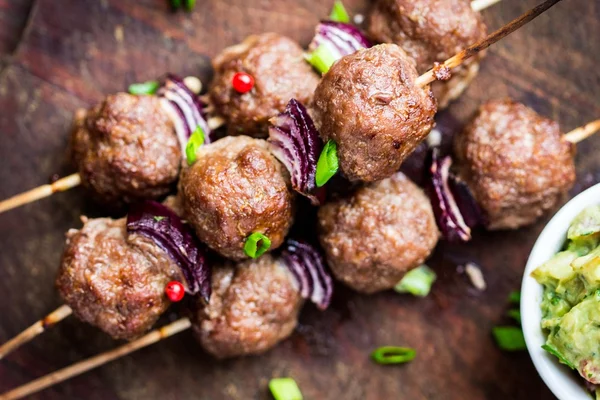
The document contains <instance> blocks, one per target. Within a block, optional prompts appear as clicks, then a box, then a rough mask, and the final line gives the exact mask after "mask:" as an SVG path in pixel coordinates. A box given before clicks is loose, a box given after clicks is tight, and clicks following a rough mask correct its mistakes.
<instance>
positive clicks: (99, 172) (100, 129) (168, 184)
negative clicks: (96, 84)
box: [71, 93, 182, 205]
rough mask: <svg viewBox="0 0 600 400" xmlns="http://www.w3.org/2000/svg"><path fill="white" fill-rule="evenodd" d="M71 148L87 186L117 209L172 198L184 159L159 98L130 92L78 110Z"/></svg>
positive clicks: (109, 97)
mask: <svg viewBox="0 0 600 400" xmlns="http://www.w3.org/2000/svg"><path fill="white" fill-rule="evenodd" d="M71 147H72V151H73V160H74V162H75V164H76V166H77V169H78V170H79V174H80V175H81V178H82V183H83V185H84V186H86V187H87V188H89V189H91V190H92V191H93V192H94V193H95V194H96V196H97V197H98V199H99V200H100V201H102V202H105V203H112V204H116V205H118V204H120V203H121V202H126V203H128V202H134V201H138V200H141V199H153V198H158V197H161V196H163V195H165V194H167V193H168V192H169V191H170V190H171V189H172V188H173V186H174V184H175V182H176V180H177V176H178V174H179V167H180V163H181V157H182V156H181V150H180V146H179V142H178V140H177V135H176V133H175V130H174V127H173V124H172V122H171V121H170V120H169V118H168V117H167V115H166V114H165V113H164V112H163V110H162V108H161V105H160V99H159V98H158V97H155V96H134V95H130V94H127V93H118V94H116V95H111V96H108V97H107V98H106V99H105V100H104V101H103V102H102V103H100V104H98V105H96V106H95V107H94V108H92V109H91V110H89V111H87V113H83V112H78V113H77V115H76V117H75V128H74V131H73V135H72V137H71Z"/></svg>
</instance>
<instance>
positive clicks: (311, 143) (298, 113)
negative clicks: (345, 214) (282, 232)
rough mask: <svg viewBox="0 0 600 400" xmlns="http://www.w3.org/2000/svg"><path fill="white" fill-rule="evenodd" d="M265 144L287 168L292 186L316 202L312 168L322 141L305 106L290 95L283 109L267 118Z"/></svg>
mask: <svg viewBox="0 0 600 400" xmlns="http://www.w3.org/2000/svg"><path fill="white" fill-rule="evenodd" d="M270 122H271V126H270V127H269V139H268V142H269V148H270V150H271V153H273V155H274V156H275V157H276V158H277V159H278V160H279V161H281V163H282V164H283V165H285V167H286V168H287V170H288V171H289V172H290V176H291V180H292V187H293V188H294V190H296V191H297V192H298V193H300V194H302V195H304V196H306V197H308V198H309V199H311V201H312V203H313V204H315V205H318V204H319V200H318V198H317V197H318V195H317V193H316V192H317V186H316V182H315V172H316V170H317V161H318V160H319V155H320V154H321V150H322V149H323V142H322V141H321V137H320V136H319V132H318V131H317V128H315V125H314V123H313V120H312V118H311V117H310V115H309V114H308V111H306V108H305V107H304V106H303V105H302V104H301V103H300V102H299V101H298V100H296V99H291V100H290V101H289V103H288V105H287V106H286V108H285V111H284V112H283V113H281V114H279V115H278V116H276V117H273V118H271V120H270Z"/></svg>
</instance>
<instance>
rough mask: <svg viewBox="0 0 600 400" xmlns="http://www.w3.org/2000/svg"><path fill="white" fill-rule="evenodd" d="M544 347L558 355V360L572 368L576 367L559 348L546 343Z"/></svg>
mask: <svg viewBox="0 0 600 400" xmlns="http://www.w3.org/2000/svg"><path fill="white" fill-rule="evenodd" d="M542 349H544V350H546V351H547V352H548V353H550V354H552V355H553V356H556V358H558V361H560V362H561V363H562V364H565V365H566V366H567V367H569V368H571V369H575V366H574V365H573V363H572V362H570V361H569V360H567V359H566V358H565V356H563V355H562V354H561V353H560V352H559V351H558V350H556V349H555V348H554V347H552V346H550V345H549V344H547V343H546V344H545V345H543V346H542Z"/></svg>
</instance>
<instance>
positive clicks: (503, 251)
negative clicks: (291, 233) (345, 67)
mask: <svg viewBox="0 0 600 400" xmlns="http://www.w3.org/2000/svg"><path fill="white" fill-rule="evenodd" d="M536 2H537V0H518V1H517V0H504V1H503V2H502V3H501V4H500V5H497V6H495V7H493V8H492V9H489V10H486V11H485V12H484V14H485V19H486V21H487V22H488V24H489V26H490V28H497V27H499V26H500V25H501V24H502V23H503V22H505V21H509V20H510V19H512V18H514V17H516V16H517V15H519V14H521V13H522V12H523V11H525V10H526V9H528V8H530V7H531V6H533V5H534V4H535V3H536ZM346 3H347V6H348V8H349V9H350V10H351V11H352V12H355V13H356V12H365V11H366V8H367V6H368V1H365V0H347V1H346ZM29 5H30V4H29V2H28V1H25V0H23V1H19V0H0V52H1V53H2V55H3V56H2V61H3V63H2V66H1V67H0V68H2V70H1V72H0V132H1V135H2V136H1V142H0V182H1V184H0V198H6V197H8V196H10V195H12V194H15V193H18V192H21V191H24V190H26V189H29V188H31V187H34V186H37V185H39V184H42V183H45V182H46V181H47V180H48V178H49V177H50V176H51V175H53V174H59V175H65V174H67V173H69V172H72V170H71V169H70V167H69V164H68V160H67V159H66V156H65V148H66V143H67V137H68V132H69V126H70V123H71V118H72V114H73V111H74V110H75V109H76V108H77V107H81V106H88V105H91V104H93V103H95V102H97V101H99V100H100V99H102V97H103V96H104V95H106V94H108V93H112V92H116V91H120V90H123V89H124V88H125V87H126V86H127V85H128V84H129V83H132V82H136V81H143V80H147V79H152V78H154V77H156V76H158V75H161V74H162V73H164V72H165V71H173V72H175V73H179V74H199V75H200V77H201V78H202V79H203V80H204V81H208V80H209V78H210V74H211V73H210V67H209V62H210V57H212V56H214V55H215V54H217V53H218V52H219V51H220V50H221V49H222V48H223V47H225V46H227V45H230V44H233V43H236V42H238V41H240V40H242V39H243V38H244V37H245V36H246V35H248V34H250V33H259V32H262V31H277V32H280V33H283V34H286V35H289V36H291V37H293V38H295V39H297V40H299V41H300V42H301V43H302V44H306V43H308V41H309V40H310V38H311V36H312V33H313V29H314V26H315V24H316V23H317V21H318V20H319V18H321V17H323V16H325V15H327V13H328V12H329V8H330V5H331V4H330V2H329V1H314V0H295V1H292V0H228V1H222V0H199V1H198V4H197V5H196V8H195V10H194V12H193V13H192V14H191V15H189V14H185V13H177V14H173V13H171V12H169V10H168V7H167V4H166V1H163V0H138V1H133V0H129V1H124V0H85V1H84V0H38V1H35V2H34V3H33V7H32V8H31V11H30V7H29ZM26 20H27V22H26V24H25V21H26ZM24 26H26V28H25V29H24V30H23V27H24ZM599 37H600V3H598V2H597V1H590V0H567V1H563V2H562V3H560V4H559V5H557V6H556V7H555V8H554V9H552V10H550V12H549V13H547V15H544V16H542V17H540V18H539V19H538V20H536V21H534V22H533V23H532V24H530V25H528V26H526V27H525V28H523V29H522V30H520V31H518V32H516V33H515V34H513V35H512V36H510V37H508V38H507V39H506V40H504V41H503V42H501V43H499V44H498V45H496V46H494V47H493V48H492V49H491V51H490V52H489V55H488V57H487V59H486V60H485V62H484V63H483V64H482V69H481V72H480V75H479V77H478V79H477V80H476V81H475V83H474V84H473V85H472V86H471V87H470V89H469V90H468V92H467V93H466V94H465V95H464V96H463V97H462V99H461V100H460V101H459V102H457V103H455V104H453V106H452V107H451V108H450V110H448V112H445V113H443V114H442V115H440V117H439V118H440V121H441V125H443V126H448V127H451V128H452V129H457V127H459V126H460V125H461V124H463V123H464V122H465V121H466V120H467V118H468V117H469V116H470V115H472V113H473V112H474V110H475V109H476V107H477V106H478V104H480V103H481V102H483V101H485V100H488V99H493V98H502V97H505V96H510V97H513V98H515V99H516V100H519V101H522V102H524V103H526V104H528V105H530V106H532V107H533V108H535V109H536V110H537V111H539V112H540V113H542V114H544V115H547V116H549V117H552V118H554V119H556V120H558V121H560V122H561V124H562V126H563V128H564V130H565V131H566V130H570V129H572V128H575V127H577V126H579V125H581V124H583V123H584V122H586V121H589V120H592V119H595V118H599V117H600V69H599V68H598V65H600V48H599V44H598V38H599ZM598 154H600V138H599V137H596V138H592V139H590V140H588V141H586V142H585V144H582V145H581V146H579V152H578V155H577V172H578V181H577V184H576V185H575V187H574V188H573V190H572V191H571V193H570V194H571V195H575V194H577V193H579V192H581V191H582V190H584V189H585V188H587V187H589V186H591V185H592V184H594V183H597V182H598V181H599V180H600V159H599V158H598ZM82 213H83V214H87V215H92V216H98V215H101V214H102V210H101V209H99V208H98V207H97V206H94V205H93V203H92V202H91V200H90V199H88V198H86V197H85V194H84V192H83V191H82V190H72V191H70V192H68V193H63V194H59V195H55V196H53V197H52V198H50V199H46V200H43V201H40V202H38V203H35V204H31V205H28V206H26V207H23V208H21V209H18V210H14V211H12V212H10V213H7V214H4V215H0V293H1V294H2V296H3V298H4V301H2V302H0V342H3V341H5V340H6V339H8V338H10V337H12V336H13V335H15V334H17V333H18V332H20V331H21V330H22V329H23V328H25V327H26V326H28V325H29V324H30V323H32V322H33V321H35V320H36V319H38V318H39V317H40V316H43V315H45V314H46V313H47V312H49V311H51V310H53V309H54V308H56V307H57V306H58V305H59V304H60V299H59V298H58V296H57V294H56V292H55V290H54V287H53V283H52V282H53V278H54V275H55V271H56V268H57V264H58V262H59V259H60V253H61V249H62V246H63V241H64V236H63V235H64V232H65V231H66V230H67V229H68V228H70V227H78V226H80V222H79V216H80V215H81V214H82ZM548 218H549V217H546V218H544V219H543V220H541V221H540V222H539V223H538V224H536V225H534V226H532V227H529V228H527V229H522V230H520V231H517V232H497V233H485V232H477V233H476V238H475V240H474V241H473V242H472V243H470V244H468V245H461V246H451V245H448V244H446V243H441V244H440V245H439V247H438V249H437V250H436V252H435V255H434V256H433V259H432V260H431V262H430V265H431V266H433V267H434V268H435V269H436V271H437V272H438V274H439V276H440V279H439V281H438V282H437V283H436V284H435V287H434V291H433V294H432V295H430V296H429V297H427V298H425V299H415V298H410V297H407V296H400V295H398V294H395V293H392V292H389V293H382V294H378V295H374V296H360V295H357V294H355V293H352V292H351V291H349V290H347V289H343V288H339V289H338V290H337V293H336V298H335V301H334V304H333V306H332V307H331V309H329V310H327V311H326V312H324V313H320V312H317V311H316V310H315V309H314V308H313V307H312V306H308V307H305V310H304V311H303V313H302V316H301V323H300V326H299V328H298V329H297V330H296V332H295V333H294V334H293V336H292V337H291V339H289V340H287V341H285V342H284V343H283V344H281V345H280V346H278V347H277V348H276V349H274V350H273V351H270V352H269V353H267V354H266V355H264V356H261V357H252V358H244V359H237V360H231V361H226V362H217V361H215V360H213V359H211V358H210V357H208V356H207V355H205V354H203V352H202V351H201V349H200V348H199V346H198V345H197V344H196V343H195V342H194V340H193V338H192V336H191V335H190V334H189V333H183V334H180V335H179V336H178V337H174V338H171V339H169V340H167V341H165V342H163V343H160V344H157V345H155V346H152V347H150V348H147V349H144V350H142V351H139V352H137V353H135V354H133V355H132V356H129V357H126V358H124V359H122V360H119V361H117V362H114V363H112V364H110V365H107V366H104V367H102V368H100V369H98V370H95V371H92V372H91V373H88V374H86V375H83V376H81V377H78V378H76V379H73V380H71V381H69V382H67V383H64V384H61V385H58V386H56V387H54V388H52V389H49V390H46V391H44V392H42V393H41V394H39V395H37V396H34V398H40V399H84V398H85V399H269V398H270V397H269V394H268V389H267V382H268V380H269V379H270V378H271V377H275V376H292V377H294V378H295V379H296V381H297V382H298V383H299V385H300V387H301V388H302V391H303V392H304V394H305V398H306V399H336V400H337V399H345V400H352V399H356V400H359V399H361V400H362V399H400V398H401V399H502V400H505V399H531V398H538V399H547V398H552V395H551V394H550V393H549V391H548V390H547V389H546V388H545V386H544V384H543V383H542V381H541V380H540V379H539V377H538V375H537V374H536V372H535V370H534V368H533V365H532V364H531V361H530V359H529V357H528V355H527V353H526V352H521V353H515V354H508V353H503V352H501V351H500V350H498V349H497V348H496V346H495V344H494V342H493V340H492V337H491V334H490V332H491V329H492V327H493V326H495V325H498V324H505V323H509V322H510V321H509V320H508V319H507V317H506V316H505V312H506V310H507V309H508V303H507V295H508V294H509V292H511V291H513V290H515V289H518V288H519V285H520V281H521V275H522V271H523V268H524V265H525V261H526V259H527V256H528V253H529V251H530V249H531V247H532V245H533V243H534V241H535V239H536V237H537V235H538V234H539V232H540V230H541V229H542V227H543V226H544V224H545V222H546V221H547V220H548ZM467 261H475V262H477V263H478V264H480V265H481V267H482V269H483V271H484V274H485V278H486V280H487V284H488V287H489V288H488V290H486V291H485V292H482V293H480V292H476V291H475V290H474V289H472V287H471V286H470V284H469V283H468V282H467V280H466V278H465V277H464V276H463V275H461V274H459V273H458V272H457V266H458V265H461V264H464V263H465V262H467ZM387 344H394V345H406V346H412V347H415V348H416V349H417V350H418V356H417V358H416V359H415V361H414V362H412V363H411V364H409V365H405V366H401V367H383V366H378V365H375V364H373V363H372V362H371V361H370V360H369V353H370V351H371V350H372V349H374V348H375V347H378V346H380V345H387ZM116 345H117V343H116V342H113V341H112V340H110V339H109V338H107V337H106V336H105V335H104V334H102V333H100V332H99V331H96V330H95V329H93V328H91V327H89V326H87V325H85V324H83V323H81V322H79V321H77V320H76V319H75V318H70V319H68V320H66V321H65V322H63V323H61V324H60V325H59V326H57V327H55V328H54V329H52V330H51V331H49V332H47V333H45V334H44V335H43V336H42V337H39V338H38V339H36V340H35V341H33V342H32V343H30V344H28V345H27V346H25V347H23V348H22V349H20V350H19V351H18V352H16V353H14V354H12V355H10V356H9V357H8V358H7V359H5V360H2V361H1V362H0V392H3V391H5V390H8V389H9V388H12V387H15V386H17V385H19V384H23V383H25V382H27V381H29V380H31V379H33V378H35V377H38V376H41V375H43V374H46V373H49V372H51V371H54V370H56V369H58V368H60V367H63V366H66V365H69V364H71V363H73V362H75V361H78V360H82V359H84V358H86V357H88V356H91V355H93V354H96V353H98V352H99V351H102V350H106V349H110V348H113V347H114V346H116Z"/></svg>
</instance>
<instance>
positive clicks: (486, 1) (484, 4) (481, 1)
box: [471, 0, 500, 11]
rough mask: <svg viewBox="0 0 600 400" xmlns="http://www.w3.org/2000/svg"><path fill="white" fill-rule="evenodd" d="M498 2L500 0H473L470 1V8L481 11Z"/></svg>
mask: <svg viewBox="0 0 600 400" xmlns="http://www.w3.org/2000/svg"><path fill="white" fill-rule="evenodd" d="M499 2H500V0H473V1H471V8H472V9H473V11H482V10H485V9H486V8H488V7H491V6H493V5H494V4H496V3H499Z"/></svg>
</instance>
